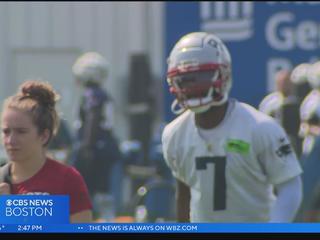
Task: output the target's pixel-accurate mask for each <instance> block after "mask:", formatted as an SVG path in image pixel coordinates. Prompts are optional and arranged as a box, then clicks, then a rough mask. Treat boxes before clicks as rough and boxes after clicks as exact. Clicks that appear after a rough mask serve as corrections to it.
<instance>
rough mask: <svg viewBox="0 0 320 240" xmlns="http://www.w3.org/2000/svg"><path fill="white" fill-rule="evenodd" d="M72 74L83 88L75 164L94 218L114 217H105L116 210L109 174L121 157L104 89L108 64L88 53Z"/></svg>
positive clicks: (74, 66)
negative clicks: (113, 209)
mask: <svg viewBox="0 0 320 240" xmlns="http://www.w3.org/2000/svg"><path fill="white" fill-rule="evenodd" d="M72 71H73V74H74V77H75V80H76V82H77V83H78V84H79V85H80V86H81V87H82V88H83V95H82V98H81V103H80V109H79V120H80V126H79V129H78V132H77V141H78V142H77V143H76V147H75V151H74V156H73V161H74V162H73V164H74V166H75V167H76V168H77V169H78V170H79V172H80V173H81V174H82V176H83V177H84V179H85V181H86V183H87V185H88V189H89V193H90V196H91V198H92V200H93V204H94V217H95V218H112V216H106V214H108V215H112V213H111V212H110V211H112V208H113V207H112V201H113V199H112V195H111V194H110V171H111V169H112V167H113V164H114V163H115V162H116V161H118V160H120V158H121V155H120V151H119V148H118V143H117V140H116V139H115V137H114V135H113V132H112V125H113V111H112V109H113V102H112V99H111V97H110V96H109V94H108V93H107V91H106V90H104V89H103V83H104V82H105V80H106V78H107V76H108V73H109V64H108V62H107V61H106V59H105V58H104V57H103V56H101V55H100V54H99V53H96V52H87V53H85V54H83V55H82V56H80V57H79V58H78V59H77V60H76V62H75V63H74V65H73V67H72ZM107 212H108V213H107ZM106 220H108V219H106Z"/></svg>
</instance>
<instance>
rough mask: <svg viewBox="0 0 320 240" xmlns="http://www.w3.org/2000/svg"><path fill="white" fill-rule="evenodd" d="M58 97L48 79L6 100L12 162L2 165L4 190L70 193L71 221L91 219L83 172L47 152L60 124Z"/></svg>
mask: <svg viewBox="0 0 320 240" xmlns="http://www.w3.org/2000/svg"><path fill="white" fill-rule="evenodd" d="M58 98H59V96H58V95H57V94H56V93H55V91H54V89H53V88H52V87H51V85H49V84H48V83H45V82H40V81H26V82H24V83H23V84H22V85H21V86H20V88H19V91H18V93H17V94H15V95H13V96H10V97H9V98H7V99H6V100H5V102H4V105H3V112H2V115H1V128H2V142H3V144H4V147H5V150H6V153H7V156H8V158H9V162H8V163H7V164H6V165H5V166H3V167H2V168H1V169H0V170H1V175H2V178H3V179H4V180H5V182H2V183H0V194H28V195H29V194H45V195H47V194H50V195H69V196H70V222H72V223H76V222H91V221H92V211H91V208H92V206H91V202H90V198H89V194H88V189H87V187H86V184H85V182H84V180H83V178H82V176H81V175H80V173H79V172H78V171H77V170H76V169H75V168H73V167H70V166H66V165H64V164H61V163H59V162H58V161H54V160H53V159H51V158H49V157H48V156H47V146H48V144H49V142H50V140H51V139H52V137H53V136H54V135H55V134H56V132H57V130H58V127H59V117H58V114H57V112H56V109H55V105H56V101H57V100H58ZM4 175H5V176H4Z"/></svg>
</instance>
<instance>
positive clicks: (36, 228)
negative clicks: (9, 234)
mask: <svg viewBox="0 0 320 240" xmlns="http://www.w3.org/2000/svg"><path fill="white" fill-rule="evenodd" d="M17 227H18V228H17V231H18V232H30V231H32V232H33V231H35V232H36V231H42V230H43V228H42V225H34V224H32V225H17Z"/></svg>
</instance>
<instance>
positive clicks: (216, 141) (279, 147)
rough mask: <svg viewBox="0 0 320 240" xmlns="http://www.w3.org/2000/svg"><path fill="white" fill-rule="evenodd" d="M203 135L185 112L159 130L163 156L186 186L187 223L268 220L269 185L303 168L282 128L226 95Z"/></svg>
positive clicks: (295, 174) (192, 115)
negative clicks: (215, 121) (217, 119)
mask: <svg viewBox="0 0 320 240" xmlns="http://www.w3.org/2000/svg"><path fill="white" fill-rule="evenodd" d="M209 131H210V132H211V137H210V140H204V138H202V137H201V136H200V134H199V128H197V127H196V125H195V116H194V113H193V112H191V111H189V110H188V111H186V112H185V113H183V114H182V115H180V116H179V117H177V118H176V119H175V120H173V121H172V122H171V123H170V124H168V125H167V126H166V127H165V129H164V132H163V136H162V144H163V153H164V158H165V161H166V162H167V164H168V166H169V167H170V168H171V170H172V173H173V175H174V176H175V177H176V178H177V179H179V180H180V181H182V182H184V183H185V184H187V185H188V186H189V187H190V190H191V201H190V221H191V222H268V221H269V219H270V211H271V208H272V205H273V202H274V199H275V197H274V195H273V185H274V184H279V183H282V182H285V181H287V180H289V179H291V178H293V177H295V176H297V175H300V174H301V173H302V170H301V167H300V164H299V162H298V160H297V158H296V155H295V153H294V151H293V150H292V148H291V146H290V144H289V140H288V138H287V136H286V134H285V132H284V130H283V129H282V127H281V126H280V125H279V124H278V123H276V122H275V120H274V119H272V118H271V117H269V116H267V115H265V114H263V113H261V112H259V111H257V110H256V109H255V108H253V107H251V106H250V105H248V104H245V103H240V102H238V101H236V100H234V99H231V100H229V104H228V110H227V113H226V116H225V118H224V119H223V121H222V122H221V123H220V124H219V125H218V126H217V127H215V128H214V129H211V130H209Z"/></svg>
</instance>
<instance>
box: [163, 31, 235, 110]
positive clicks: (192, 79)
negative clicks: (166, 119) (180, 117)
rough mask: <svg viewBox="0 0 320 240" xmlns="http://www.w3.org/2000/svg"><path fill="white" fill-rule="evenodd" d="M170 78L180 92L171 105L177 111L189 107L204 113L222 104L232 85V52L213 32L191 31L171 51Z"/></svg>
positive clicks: (175, 93)
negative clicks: (177, 107) (178, 107)
mask: <svg viewBox="0 0 320 240" xmlns="http://www.w3.org/2000/svg"><path fill="white" fill-rule="evenodd" d="M167 81H168V84H169V86H170V92H171V93H173V94H174V95H175V96H176V99H175V101H174V102H173V103H172V106H171V110H172V111H173V112H174V113H176V114H179V113H181V112H183V111H184V110H186V109H190V110H191V111H193V112H196V113H201V112H205V111H207V110H208V109H209V108H210V107H211V106H219V105H222V104H223V103H225V102H226V101H227V99H228V95H229V92H230V89H231V85H232V76H231V57H230V53H229V51H228V49H227V48H226V46H225V45H224V43H223V42H222V41H221V40H220V39H219V38H218V37H216V36H215V35H213V34H209V33H205V32H194V33H189V34H187V35H185V36H184V37H182V38H181V39H180V40H179V41H178V42H177V43H176V45H175V46H174V48H173V49H172V51H171V53H170V56H169V58H168V72H167ZM177 105H179V106H180V109H176V106H177Z"/></svg>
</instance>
